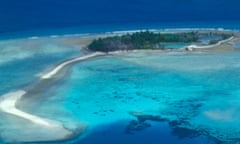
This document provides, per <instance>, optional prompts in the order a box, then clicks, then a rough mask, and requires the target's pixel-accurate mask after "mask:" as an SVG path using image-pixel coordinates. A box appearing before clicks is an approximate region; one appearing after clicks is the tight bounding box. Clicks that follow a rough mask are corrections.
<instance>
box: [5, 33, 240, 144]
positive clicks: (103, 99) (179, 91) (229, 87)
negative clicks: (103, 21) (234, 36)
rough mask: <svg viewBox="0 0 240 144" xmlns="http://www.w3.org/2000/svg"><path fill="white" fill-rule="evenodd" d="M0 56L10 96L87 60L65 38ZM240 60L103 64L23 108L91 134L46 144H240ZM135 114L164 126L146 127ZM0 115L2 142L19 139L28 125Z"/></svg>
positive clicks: (155, 56) (77, 72) (141, 56)
mask: <svg viewBox="0 0 240 144" xmlns="http://www.w3.org/2000/svg"><path fill="white" fill-rule="evenodd" d="M7 47H10V48H7ZM33 47H34V48H36V49H34V50H33V49H32V48H33ZM10 49H11V50H10ZM8 50H9V52H8ZM5 51H7V52H5ZM12 52H14V53H15V54H16V56H17V57H10V56H11V55H12ZM0 54H1V60H3V61H2V63H1V64H0V69H1V71H0V73H1V78H0V83H1V85H2V87H1V89H0V90H1V91H0V92H1V94H4V93H6V92H9V91H14V90H18V89H21V88H22V87H26V86H28V85H32V84H34V83H38V81H40V79H39V75H41V73H44V72H46V71H49V69H51V68H53V66H54V65H56V64H58V63H59V62H60V61H64V60H65V59H68V58H70V57H76V56H78V55H81V54H83V52H81V51H79V47H78V46H69V45H65V44H63V43H61V39H59V38H57V39H44V38H40V39H37V40H14V41H3V42H1V53H0ZM5 55H6V57H4V56H5ZM239 56H240V53H239V52H238V51H230V52H225V53H207V52H173V51H172V52H147V53H143V52H136V53H125V54H119V55H108V56H102V57H97V58H93V59H90V60H87V61H83V62H79V63H75V64H74V65H71V66H70V67H67V69H66V71H65V73H64V74H65V75H64V76H63V77H61V78H60V79H58V80H56V81H55V82H54V83H53V84H52V85H50V86H49V87H47V88H45V89H44V90H43V92H42V93H41V94H38V95H37V96H35V97H31V98H28V97H24V100H23V101H22V103H20V104H19V105H18V107H19V108H20V109H21V110H23V111H26V112H28V113H31V114H34V115H38V116H41V117H44V118H48V119H52V120H57V121H59V122H61V123H62V124H63V125H64V127H66V128H68V129H71V130H75V129H76V128H77V127H78V126H81V125H82V124H84V125H86V126H87V128H86V130H85V131H84V132H83V133H77V136H76V137H74V138H71V139H70V140H66V141H58V142H44V143H64V144H65V143H66V144H68V143H74V144H77V143H81V144H96V143H105V144H113V143H116V144H122V143H124V144H132V143H139V144H146V143H149V144H150V143H151V144H157V143H174V144H185V143H191V144H193V143H194V144H206V143H209V144H215V143H240V141H239V137H240V128H238V126H239V125H240V105H239V104H240V91H239V89H240V75H239V69H240V59H239ZM2 57H3V59H2ZM35 89H36V88H35ZM133 112H135V113H139V114H142V115H151V116H158V117H161V118H162V119H161V120H158V121H153V120H151V119H149V120H146V121H144V122H142V123H140V122H139V121H138V120H137V117H136V116H134V115H132V114H131V113H133ZM0 115H1V120H0V129H1V132H2V133H0V137H1V139H2V140H3V141H5V139H6V137H5V136H6V135H4V134H3V133H4V132H5V131H9V132H11V133H15V135H20V133H21V129H18V126H17V125H14V123H15V122H16V121H18V120H19V121H23V120H21V119H20V118H17V117H11V116H9V115H7V114H4V113H2V112H1V113H0ZM17 130H18V131H17ZM22 131H32V130H31V129H27V130H26V129H22ZM7 139H8V140H9V139H10V140H11V137H8V138H7ZM3 143H4V142H3Z"/></svg>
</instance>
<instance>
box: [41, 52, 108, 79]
mask: <svg viewBox="0 0 240 144" xmlns="http://www.w3.org/2000/svg"><path fill="white" fill-rule="evenodd" d="M100 55H105V53H102V52H95V53H92V54H89V55H85V56H80V57H77V58H75V59H71V60H69V61H66V62H63V63H61V64H60V65H58V66H57V67H55V68H54V69H53V70H52V71H50V72H49V73H47V74H45V75H43V76H42V77H41V78H42V79H50V78H51V77H52V76H54V75H55V74H57V73H58V72H59V71H60V70H61V69H62V68H64V67H65V66H67V65H69V64H71V63H74V62H77V61H81V60H85V59H89V58H92V57H95V56H100Z"/></svg>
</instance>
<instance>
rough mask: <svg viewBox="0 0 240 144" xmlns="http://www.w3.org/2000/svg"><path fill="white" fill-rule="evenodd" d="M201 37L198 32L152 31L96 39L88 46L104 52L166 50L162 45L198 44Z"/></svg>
mask: <svg viewBox="0 0 240 144" xmlns="http://www.w3.org/2000/svg"><path fill="white" fill-rule="evenodd" d="M199 35H200V34H199V33H198V32H186V33H154V32H150V31H143V32H136V33H133V34H125V35H121V36H112V37H106V38H99V39H95V40H93V42H92V43H90V44H89V45H88V49H90V50H93V51H102V52H110V51H116V50H133V49H164V45H162V44H161V43H166V42H183V43H193V42H198V40H199Z"/></svg>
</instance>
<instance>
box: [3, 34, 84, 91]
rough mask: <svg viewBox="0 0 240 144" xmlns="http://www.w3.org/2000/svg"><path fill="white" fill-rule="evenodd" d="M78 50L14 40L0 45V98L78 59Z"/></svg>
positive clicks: (43, 40) (54, 41)
mask: <svg viewBox="0 0 240 144" xmlns="http://www.w3.org/2000/svg"><path fill="white" fill-rule="evenodd" d="M81 54H82V53H81V51H80V47H79V46H75V45H66V44H64V43H61V39H60V38H59V39H50V38H41V39H36V40H32V39H16V40H5V41H3V40H2V41H0V57H1V59H0V85H1V87H0V95H2V94H4V93H6V92H9V91H13V90H17V89H19V88H22V87H24V86H26V85H27V84H30V82H33V81H34V80H36V79H38V77H39V76H40V75H41V74H42V73H43V72H44V71H46V70H47V69H49V68H51V67H54V66H55V65H56V64H57V63H59V62H61V61H63V60H64V59H68V58H71V57H76V56H79V55H81Z"/></svg>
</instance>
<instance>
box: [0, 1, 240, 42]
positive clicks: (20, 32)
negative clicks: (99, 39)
mask: <svg viewBox="0 0 240 144" xmlns="http://www.w3.org/2000/svg"><path fill="white" fill-rule="evenodd" d="M239 4H240V1H238V0H228V1H226V0H181V1H179V0H121V1H120V0H114V1H113V0H100V1H99V0H51V1H49V0H35V1H32V0H24V1H19V0H2V1H0V36H1V37H2V38H3V37H5V38H6V37H7V38H12V37H24V36H32V35H34V36H35V35H49V34H66V33H89V32H90V33H93V32H106V31H112V30H126V29H142V28H181V27H184V28H185V27H217V28H218V27H224V28H232V29H236V28H239V27H240V25H239V24H240V22H239V21H240V15H239V13H240V9H239V8H238V6H239Z"/></svg>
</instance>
